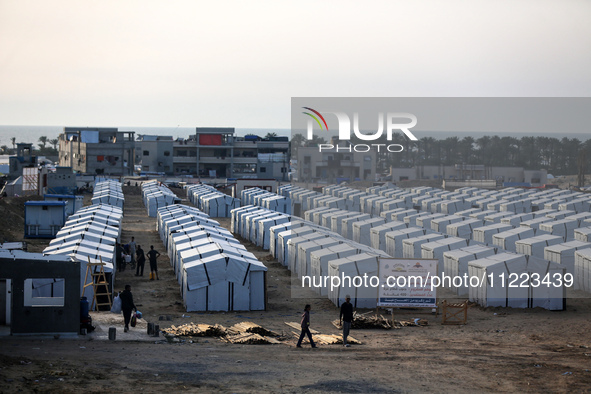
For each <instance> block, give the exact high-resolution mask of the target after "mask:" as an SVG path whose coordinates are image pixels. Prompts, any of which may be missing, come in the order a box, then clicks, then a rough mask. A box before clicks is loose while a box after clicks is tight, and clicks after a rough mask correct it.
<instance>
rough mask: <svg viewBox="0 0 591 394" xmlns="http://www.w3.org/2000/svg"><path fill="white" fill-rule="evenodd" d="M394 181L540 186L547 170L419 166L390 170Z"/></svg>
mask: <svg viewBox="0 0 591 394" xmlns="http://www.w3.org/2000/svg"><path fill="white" fill-rule="evenodd" d="M390 174H391V175H392V181H393V182H397V181H405V180H417V179H435V180H444V179H446V180H450V179H473V180H481V179H490V180H497V181H499V182H515V183H530V184H531V185H532V186H539V185H542V184H544V183H547V180H548V172H547V171H546V170H525V169H524V168H523V167H490V166H485V165H477V164H474V165H473V164H456V165H455V166H419V167H412V168H395V167H392V168H391V170H390Z"/></svg>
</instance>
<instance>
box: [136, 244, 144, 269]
mask: <svg viewBox="0 0 591 394" xmlns="http://www.w3.org/2000/svg"><path fill="white" fill-rule="evenodd" d="M135 255H136V257H137V265H136V266H137V268H136V269H135V276H144V264H145V263H146V255H145V254H144V250H143V249H142V247H141V246H140V245H138V246H137V249H136V251H135Z"/></svg>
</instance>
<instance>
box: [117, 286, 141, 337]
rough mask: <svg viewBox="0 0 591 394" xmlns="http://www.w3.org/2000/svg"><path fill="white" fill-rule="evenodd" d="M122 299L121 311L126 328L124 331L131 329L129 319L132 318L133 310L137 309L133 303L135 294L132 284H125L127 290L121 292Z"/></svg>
mask: <svg viewBox="0 0 591 394" xmlns="http://www.w3.org/2000/svg"><path fill="white" fill-rule="evenodd" d="M119 298H120V299H121V312H123V320H124V321H125V329H123V332H127V331H129V321H130V320H131V311H132V310H135V311H137V308H136V307H135V304H134V303H133V295H132V294H131V285H125V290H123V291H122V292H121V294H119Z"/></svg>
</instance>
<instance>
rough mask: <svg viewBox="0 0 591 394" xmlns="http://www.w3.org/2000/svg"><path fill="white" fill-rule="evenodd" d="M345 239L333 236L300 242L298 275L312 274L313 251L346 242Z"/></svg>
mask: <svg viewBox="0 0 591 394" xmlns="http://www.w3.org/2000/svg"><path fill="white" fill-rule="evenodd" d="M344 241H345V240H344V239H342V238H341V239H337V238H332V237H327V238H320V239H316V240H310V241H308V242H301V243H299V244H298V257H297V266H296V271H295V273H297V275H298V277H299V278H301V277H303V276H308V275H310V274H311V269H310V259H311V257H310V255H311V253H312V252H314V251H316V250H320V249H326V248H329V247H331V246H335V245H340V244H343V243H344Z"/></svg>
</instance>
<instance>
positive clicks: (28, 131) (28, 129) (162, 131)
mask: <svg viewBox="0 0 591 394" xmlns="http://www.w3.org/2000/svg"><path fill="white" fill-rule="evenodd" d="M97 127H111V126H110V125H99V126H97ZM118 128H119V130H121V131H135V132H136V134H148V135H171V136H172V137H173V138H187V137H188V136H190V135H193V134H194V133H195V127H179V126H177V127H127V126H118ZM63 129H64V126H3V125H0V146H2V145H6V146H8V147H11V145H12V144H11V138H12V137H15V138H16V142H30V143H34V144H36V143H37V142H38V140H39V137H41V136H46V137H48V138H50V139H52V138H57V137H58V135H59V134H60V133H62V131H63ZM267 133H276V134H277V135H278V136H287V137H290V136H291V130H290V129H281V128H276V129H273V128H260V129H256V128H240V127H236V135H237V136H244V135H246V134H256V135H260V136H261V137H262V136H265V135H266V134H267ZM418 133H419V134H420V137H419V138H423V137H432V138H435V139H445V138H449V137H458V138H459V139H462V138H464V137H468V136H471V137H472V138H474V139H478V138H480V137H483V136H486V135H488V136H493V135H498V136H499V137H515V138H521V137H525V136H534V137H539V136H541V137H549V138H558V139H562V138H564V137H566V138H569V139H572V138H578V139H579V140H580V141H581V142H584V141H586V140H588V139H590V138H591V133H568V132H557V133H498V132H490V133H486V132H477V133H470V132H453V131H432V132H427V131H420V132H418ZM417 136H418V135H417Z"/></svg>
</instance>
